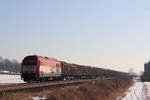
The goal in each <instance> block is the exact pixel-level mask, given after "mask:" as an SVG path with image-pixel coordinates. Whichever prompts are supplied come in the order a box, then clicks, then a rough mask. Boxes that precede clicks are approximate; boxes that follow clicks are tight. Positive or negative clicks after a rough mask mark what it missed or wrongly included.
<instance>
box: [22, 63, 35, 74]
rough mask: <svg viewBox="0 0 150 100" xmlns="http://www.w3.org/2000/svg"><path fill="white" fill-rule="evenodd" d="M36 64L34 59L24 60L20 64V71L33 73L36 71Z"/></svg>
mask: <svg viewBox="0 0 150 100" xmlns="http://www.w3.org/2000/svg"><path fill="white" fill-rule="evenodd" d="M36 65H37V62H36V61H25V62H23V64H22V71H23V72H30V73H35V72H36Z"/></svg>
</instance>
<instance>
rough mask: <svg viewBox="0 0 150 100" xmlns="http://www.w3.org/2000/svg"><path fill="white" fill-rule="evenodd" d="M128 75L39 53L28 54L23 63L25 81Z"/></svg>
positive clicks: (22, 76) (22, 75) (22, 74)
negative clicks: (43, 55)
mask: <svg viewBox="0 0 150 100" xmlns="http://www.w3.org/2000/svg"><path fill="white" fill-rule="evenodd" d="M125 75H128V74H127V73H124V72H119V71H114V70H108V69H102V68H96V67H91V66H84V65H77V64H70V63H66V62H63V61H58V60H56V59H53V58H48V57H42V56H37V55H31V56H27V57H25V58H24V59H23V61H22V64H21V78H22V79H23V80H24V81H25V82H30V81H50V80H72V79H93V78H98V77H101V78H104V77H110V76H111V77H113V76H125Z"/></svg>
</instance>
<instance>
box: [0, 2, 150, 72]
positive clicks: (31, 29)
mask: <svg viewBox="0 0 150 100" xmlns="http://www.w3.org/2000/svg"><path fill="white" fill-rule="evenodd" d="M31 54H37V55H41V56H48V57H54V58H57V59H59V60H64V61H67V62H71V63H77V64H83V65H91V66H98V67H103V68H109V69H115V70H120V71H128V70H129V69H130V68H134V70H135V71H141V70H143V64H144V63H145V62H146V61H148V60H150V1H149V0H0V56H2V57H4V58H11V59H17V60H19V61H20V62H21V61H22V59H23V58H24V57H25V56H27V55H31Z"/></svg>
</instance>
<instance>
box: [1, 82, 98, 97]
mask: <svg viewBox="0 0 150 100" xmlns="http://www.w3.org/2000/svg"><path fill="white" fill-rule="evenodd" d="M96 80H97V79H82V80H66V81H51V82H39V83H22V84H14V85H10V86H3V87H0V95H3V94H6V93H13V92H31V91H39V90H42V89H52V88H55V87H61V86H68V85H75V84H81V83H85V82H91V81H96Z"/></svg>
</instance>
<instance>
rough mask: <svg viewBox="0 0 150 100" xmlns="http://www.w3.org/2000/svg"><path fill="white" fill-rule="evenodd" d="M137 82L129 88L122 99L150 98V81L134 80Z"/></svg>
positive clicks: (139, 99)
mask: <svg viewBox="0 0 150 100" xmlns="http://www.w3.org/2000/svg"><path fill="white" fill-rule="evenodd" d="M134 81H135V84H134V85H133V86H132V87H131V88H130V89H129V90H128V92H127V93H126V96H125V97H124V98H123V99H122V100H150V82H141V81H139V80H137V79H135V80H134Z"/></svg>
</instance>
